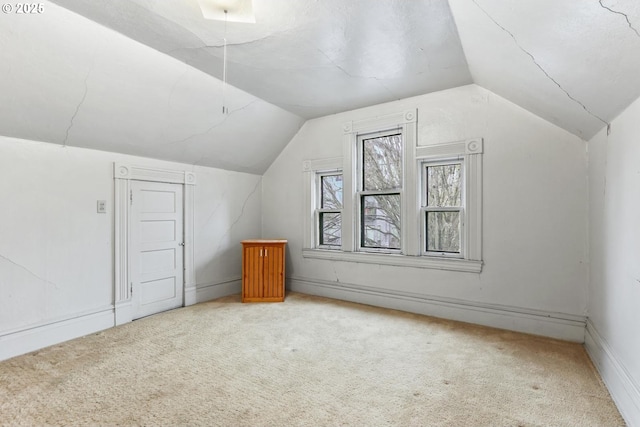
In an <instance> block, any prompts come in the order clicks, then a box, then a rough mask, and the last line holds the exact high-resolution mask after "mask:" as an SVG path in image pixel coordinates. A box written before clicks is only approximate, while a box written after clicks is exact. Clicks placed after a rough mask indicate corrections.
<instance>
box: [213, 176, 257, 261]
mask: <svg viewBox="0 0 640 427" xmlns="http://www.w3.org/2000/svg"><path fill="white" fill-rule="evenodd" d="M261 183H262V178H260V179H259V180H258V182H256V185H255V187H253V190H252V191H251V193H249V195H248V196H247V198H246V199H245V200H244V203H243V204H242V209H241V210H240V215H238V217H237V218H236V219H235V221H233V223H231V225H230V226H229V228H228V229H227V231H226V232H225V233H224V234H223V235H222V236H220V240H219V242H220V243H218V247H217V248H216V252H215V253H216V254H217V253H218V252H219V251H220V247H221V246H222V243H223V238H224V237H225V236H227V235H229V234H230V233H231V230H232V229H233V227H234V226H235V225H236V224H237V223H238V222H239V221H240V220H241V219H242V216H243V215H244V209H245V207H246V206H247V203H249V199H251V196H253V195H254V194H255V192H256V191H257V190H258V187H259V186H260V184H261Z"/></svg>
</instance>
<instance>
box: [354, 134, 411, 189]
mask: <svg viewBox="0 0 640 427" xmlns="http://www.w3.org/2000/svg"><path fill="white" fill-rule="evenodd" d="M362 165H363V171H362V188H363V189H364V190H365V191H366V190H396V189H400V188H402V134H397V135H388V136H383V137H380V138H370V139H365V140H363V141H362Z"/></svg>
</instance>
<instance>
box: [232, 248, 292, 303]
mask: <svg viewBox="0 0 640 427" xmlns="http://www.w3.org/2000/svg"><path fill="white" fill-rule="evenodd" d="M286 244H287V241H286V240H263V239H259V240H243V241H242V302H281V301H284V257H285V246H286Z"/></svg>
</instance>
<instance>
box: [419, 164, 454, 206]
mask: <svg viewBox="0 0 640 427" xmlns="http://www.w3.org/2000/svg"><path fill="white" fill-rule="evenodd" d="M460 169H461V165H460V164H459V163H458V164H454V165H442V166H429V167H427V206H438V207H456V206H461V204H462V196H461V190H462V183H461V181H460Z"/></svg>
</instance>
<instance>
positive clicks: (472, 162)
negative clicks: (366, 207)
mask: <svg viewBox="0 0 640 427" xmlns="http://www.w3.org/2000/svg"><path fill="white" fill-rule="evenodd" d="M399 129H400V130H401V131H402V132H401V133H402V135H403V138H402V142H403V153H402V156H403V157H402V163H403V171H402V182H403V188H402V190H401V191H402V195H401V200H402V203H401V205H402V208H401V210H402V222H401V224H402V226H401V227H402V228H401V230H400V234H401V246H402V248H401V250H400V251H399V252H398V251H395V252H393V253H392V252H390V251H389V250H384V251H368V250H367V251H363V250H361V249H360V248H359V246H360V245H359V242H360V236H359V231H358V229H359V218H360V215H361V212H360V209H361V207H360V202H359V194H358V191H357V189H358V181H357V180H358V179H359V177H358V166H357V162H358V161H359V160H358V159H359V156H358V150H357V149H358V144H357V141H358V137H359V136H362V135H370V134H374V133H377V132H381V131H382V132H388V133H391V132H389V131H397V130H399ZM342 131H343V145H342V146H343V155H342V157H335V158H329V159H316V160H304V161H303V172H304V177H305V178H304V182H305V193H304V194H305V195H304V200H305V206H306V208H305V216H304V221H303V227H304V231H303V233H304V235H303V250H302V256H303V257H304V258H310V259H324V260H331V261H343V262H356V263H365V264H378V265H390V266H401V267H416V268H428V269H440V270H451V271H459V272H468V273H480V272H481V271H482V266H483V261H482V155H483V141H482V138H473V139H467V140H462V141H453V142H445V143H433V141H432V140H431V135H429V134H427V133H426V132H425V133H424V135H423V136H422V138H421V139H422V140H421V141H420V143H418V137H417V110H416V109H412V110H406V111H402V112H398V113H395V114H389V115H383V116H376V117H373V118H369V119H363V120H357V121H350V122H347V123H345V124H344V125H343V127H342ZM452 159H459V160H460V161H461V162H462V165H463V177H461V179H462V180H463V195H462V197H463V201H462V203H463V211H462V220H461V222H463V223H464V227H463V229H462V230H461V255H460V256H458V257H455V256H443V255H442V254H440V253H429V254H427V253H425V252H426V251H425V250H423V247H424V248H425V249H426V240H423V237H424V236H425V230H424V229H423V228H424V224H423V222H424V220H423V219H422V216H423V210H422V195H421V194H422V191H423V186H424V184H423V177H422V175H423V172H422V170H423V167H424V163H425V162H427V163H430V164H434V163H435V162H443V161H444V163H446V164H450V161H451V160H452ZM332 170H341V171H342V173H343V209H342V236H341V237H342V247H341V248H340V249H339V250H335V249H331V250H327V249H325V248H320V247H318V246H317V242H318V240H317V236H316V234H317V232H316V228H317V227H316V224H317V222H316V221H315V218H314V216H315V209H316V208H317V201H316V198H315V197H316V191H317V184H316V178H315V177H316V175H317V172H319V171H327V172H329V171H332ZM356 215H357V216H356ZM318 230H319V229H318ZM423 241H424V242H425V243H424V244H423V243H422V242H423ZM456 255H457V254H456Z"/></svg>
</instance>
